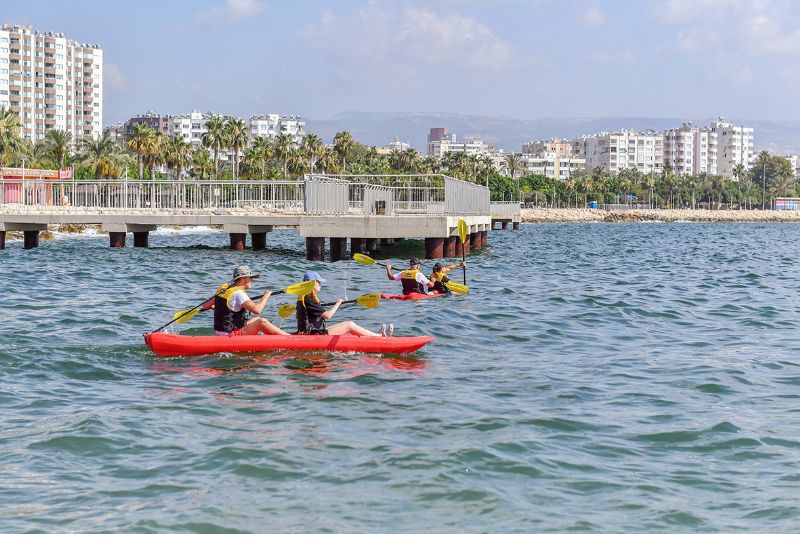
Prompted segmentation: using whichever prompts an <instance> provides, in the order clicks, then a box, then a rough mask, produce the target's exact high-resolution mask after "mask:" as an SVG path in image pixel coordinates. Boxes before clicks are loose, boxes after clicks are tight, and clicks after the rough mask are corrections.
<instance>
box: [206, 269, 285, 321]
mask: <svg viewBox="0 0 800 534" xmlns="http://www.w3.org/2000/svg"><path fill="white" fill-rule="evenodd" d="M259 276H261V273H257V272H254V271H253V270H252V269H250V267H248V266H247V265H240V266H239V267H236V269H234V270H233V280H232V281H231V283H230V284H226V285H224V286H223V287H222V288H220V289H221V291H217V294H216V296H215V297H214V304H213V308H214V330H215V331H216V333H217V335H218V336H239V335H245V336H247V335H254V334H260V333H262V332H263V333H264V334H274V335H279V336H288V335H289V333H288V332H284V331H283V330H281V329H280V328H278V327H277V326H275V325H274V324H272V323H271V322H269V321H268V320H266V319H264V318H263V317H252V318H250V319H247V312H250V313H252V314H253V315H260V314H261V312H263V311H264V307H265V306H266V305H267V301H268V300H269V297H270V295H272V292H271V291H265V292H264V294H263V295H262V296H261V299H260V300H259V301H258V303H257V304H256V303H255V302H253V301H252V300H250V297H248V296H247V290H248V289H250V288H251V287H252V285H253V280H255V279H256V278H258V277H259Z"/></svg>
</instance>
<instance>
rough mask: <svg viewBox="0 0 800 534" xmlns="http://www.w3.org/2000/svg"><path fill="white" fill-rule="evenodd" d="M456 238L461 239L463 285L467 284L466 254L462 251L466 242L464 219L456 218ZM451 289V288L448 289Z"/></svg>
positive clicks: (465, 223)
mask: <svg viewBox="0 0 800 534" xmlns="http://www.w3.org/2000/svg"><path fill="white" fill-rule="evenodd" d="M458 238H459V239H460V240H461V261H463V262H465V263H464V266H463V270H464V287H466V286H467V265H466V261H467V256H466V254H465V253H464V245H465V244H466V243H467V222H466V221H465V220H464V219H459V220H458ZM450 291H452V288H451V289H450Z"/></svg>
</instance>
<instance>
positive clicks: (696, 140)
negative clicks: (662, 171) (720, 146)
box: [664, 122, 717, 175]
mask: <svg viewBox="0 0 800 534" xmlns="http://www.w3.org/2000/svg"><path fill="white" fill-rule="evenodd" d="M664 164H665V165H666V164H669V165H670V166H671V167H672V170H673V172H675V174H678V175H687V174H700V173H707V174H717V133H716V132H715V131H714V130H713V129H712V128H698V127H697V126H694V125H693V124H692V123H690V122H685V123H683V125H682V126H681V127H680V128H672V129H670V130H665V131H664Z"/></svg>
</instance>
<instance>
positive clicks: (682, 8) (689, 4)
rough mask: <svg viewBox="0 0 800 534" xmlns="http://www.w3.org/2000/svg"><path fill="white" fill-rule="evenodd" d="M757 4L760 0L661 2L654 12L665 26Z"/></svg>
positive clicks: (668, 0)
mask: <svg viewBox="0 0 800 534" xmlns="http://www.w3.org/2000/svg"><path fill="white" fill-rule="evenodd" d="M759 3H762V0H663V1H662V2H661V3H660V4H658V5H657V6H656V8H655V10H654V12H655V15H656V18H657V19H658V20H660V21H661V22H664V23H667V24H679V23H687V22H688V23H691V22H697V21H701V20H704V19H706V18H708V17H719V16H721V15H723V14H724V13H725V12H726V11H727V10H729V9H731V8H734V9H736V8H738V9H741V8H743V7H747V6H748V5H750V4H759Z"/></svg>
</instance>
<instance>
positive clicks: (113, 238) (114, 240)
mask: <svg viewBox="0 0 800 534" xmlns="http://www.w3.org/2000/svg"><path fill="white" fill-rule="evenodd" d="M26 233H27V232H26ZM127 235H128V234H126V233H125V232H109V233H108V244H109V246H111V247H112V248H125V238H126V237H127Z"/></svg>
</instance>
